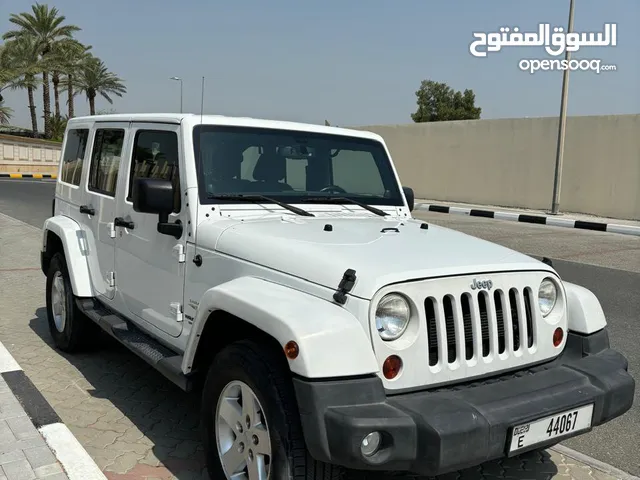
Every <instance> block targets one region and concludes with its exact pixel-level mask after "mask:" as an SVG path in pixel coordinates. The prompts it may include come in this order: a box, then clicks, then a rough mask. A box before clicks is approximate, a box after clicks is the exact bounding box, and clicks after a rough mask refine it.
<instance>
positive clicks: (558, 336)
mask: <svg viewBox="0 0 640 480" xmlns="http://www.w3.org/2000/svg"><path fill="white" fill-rule="evenodd" d="M563 338H564V332H563V331H562V329H561V328H560V327H558V328H556V329H555V331H554V332H553V346H554V347H558V346H560V344H561V343H562V339H563Z"/></svg>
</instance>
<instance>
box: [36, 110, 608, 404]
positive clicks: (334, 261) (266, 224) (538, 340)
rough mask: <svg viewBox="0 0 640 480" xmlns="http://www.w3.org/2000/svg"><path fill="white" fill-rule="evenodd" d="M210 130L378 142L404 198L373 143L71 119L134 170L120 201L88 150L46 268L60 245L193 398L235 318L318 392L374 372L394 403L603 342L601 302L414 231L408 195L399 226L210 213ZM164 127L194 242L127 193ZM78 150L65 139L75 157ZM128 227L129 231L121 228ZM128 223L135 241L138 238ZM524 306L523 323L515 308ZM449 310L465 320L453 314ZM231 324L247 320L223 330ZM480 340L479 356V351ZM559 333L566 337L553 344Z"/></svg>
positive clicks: (143, 120)
mask: <svg viewBox="0 0 640 480" xmlns="http://www.w3.org/2000/svg"><path fill="white" fill-rule="evenodd" d="M201 124H203V125H209V126H225V127H228V126H235V127H246V128H252V129H272V130H278V129H286V130H288V131H299V132H304V133H314V134H315V133H317V134H325V135H336V136H349V137H351V138H356V139H365V140H368V141H373V142H378V143H379V145H380V146H382V148H383V151H384V152H385V154H386V156H387V157H388V159H389V162H390V168H391V171H392V172H393V178H394V181H395V183H396V184H397V185H400V179H399V176H398V173H397V171H396V169H395V166H394V165H393V163H392V161H391V155H390V153H389V151H388V149H387V147H386V145H385V143H384V140H383V139H382V137H380V136H379V135H376V134H374V133H371V132H365V131H360V130H348V129H343V128H335V127H328V126H319V125H308V124H299V123H291V122H279V121H267V120H257V119H251V118H230V117H223V116H210V115H205V116H202V117H201V116H200V115H190V114H184V115H183V114H180V115H178V114H132V115H125V114H122V115H106V116H95V117H82V118H74V119H72V120H70V121H69V124H68V127H67V128H68V131H69V129H86V130H87V132H88V136H87V137H86V142H87V146H88V147H92V146H93V145H94V142H95V141H97V140H96V137H95V132H96V130H97V129H98V128H116V129H121V130H122V131H124V136H123V138H122V150H121V153H120V155H119V156H118V155H117V156H116V157H113V158H112V157H109V156H108V155H107V154H105V157H104V160H102V162H103V164H101V165H102V166H101V167H99V168H102V169H103V170H99V171H100V172H102V173H100V175H103V174H104V175H107V176H108V175H110V174H111V173H109V172H113V170H109V168H110V167H109V163H108V162H113V161H116V162H118V161H119V162H120V167H119V171H118V173H117V179H116V181H115V183H113V187H114V188H115V194H109V193H106V194H105V192H102V191H92V190H91V189H90V188H88V182H89V168H90V167H87V164H89V163H90V159H91V155H90V154H89V152H92V151H94V149H93V148H87V149H86V153H85V154H84V157H83V158H84V160H83V162H84V163H83V165H84V167H85V168H84V169H83V170H82V173H81V175H80V176H79V177H75V178H76V180H77V181H75V180H74V182H72V183H69V182H65V181H64V179H65V178H66V177H65V175H69V173H68V172H67V173H65V172H66V171H65V170H64V169H65V168H66V167H65V164H64V162H65V160H64V158H63V159H62V160H61V166H60V171H59V174H58V182H57V186H56V194H55V207H54V215H52V217H51V218H49V219H48V220H47V221H46V222H45V224H44V227H43V242H42V255H43V259H44V260H43V270H45V271H46V265H48V263H47V261H49V260H50V257H51V254H52V252H54V246H53V244H54V243H55V245H61V246H62V248H63V249H64V254H65V257H66V261H67V266H68V271H69V280H70V284H71V286H72V289H73V294H74V296H75V297H76V298H77V299H78V302H80V304H81V305H85V306H88V305H89V303H86V302H87V301H89V300H90V301H93V300H98V301H99V302H100V304H101V305H102V306H104V307H105V308H106V309H108V312H107V313H104V312H103V313H100V312H98V313H96V311H94V313H93V319H94V320H95V321H96V322H97V323H101V324H102V326H103V328H106V329H108V328H107V327H109V326H111V327H113V328H115V329H116V330H117V329H118V325H119V323H118V322H122V321H123V322H126V323H129V322H130V323H131V324H133V325H135V327H136V328H137V329H139V331H140V332H142V333H143V335H145V336H146V338H147V339H148V342H149V343H150V344H152V343H153V342H155V343H153V344H154V345H155V344H156V343H157V345H156V346H154V347H153V349H154V350H153V352H151V353H150V354H149V355H150V357H149V358H146V357H144V355H146V354H141V356H143V358H145V360H147V361H149V362H150V363H151V364H154V365H156V366H157V367H158V369H159V370H160V371H162V372H163V373H165V374H167V376H168V377H169V378H171V379H172V380H174V381H175V379H176V378H178V379H179V380H178V381H176V383H177V384H178V385H180V386H182V387H183V388H188V385H189V382H188V379H189V376H190V375H191V374H193V373H196V372H198V368H202V367H201V366H200V365H197V359H198V358H199V357H198V355H199V354H198V351H199V348H203V349H206V348H207V347H203V346H202V339H203V338H204V337H205V336H206V335H205V333H206V330H207V329H209V330H211V329H216V331H217V333H216V335H217V336H218V337H224V335H225V333H224V332H225V329H226V328H231V327H229V323H228V322H229V320H228V319H229V318H238V319H242V321H243V322H246V323H247V324H249V325H252V326H253V327H255V328H256V329H258V330H260V331H261V332H264V333H265V334H266V335H268V336H269V337H270V338H272V339H274V341H275V342H277V343H278V344H279V345H280V346H281V347H282V348H285V345H287V344H288V343H289V342H292V341H293V342H295V343H296V344H297V346H298V348H299V354H298V356H297V357H295V358H288V364H289V368H290V370H291V372H292V373H293V374H295V375H298V376H300V377H302V378H305V379H311V380H312V379H316V380H322V379H329V378H330V379H336V378H351V377H358V376H366V375H374V376H377V377H378V378H379V379H380V381H381V382H382V385H383V387H384V389H385V392H387V393H388V394H389V395H391V394H394V393H396V394H397V393H406V392H412V391H420V390H424V389H425V388H432V387H441V386H446V385H454V384H456V383H459V382H468V381H470V380H473V379H476V378H483V377H486V376H492V375H498V374H503V373H505V372H510V371H517V370H520V369H524V368H528V367H531V366H533V365H538V364H542V363H545V362H549V361H551V360H553V359H554V358H556V357H557V356H558V355H560V354H561V353H562V352H563V350H564V347H565V342H566V341H567V338H568V334H569V332H573V333H575V334H580V335H589V334H593V333H595V332H599V331H601V330H603V329H604V328H605V326H606V320H605V317H604V313H603V311H602V308H601V307H600V304H599V302H598V300H597V298H596V297H595V296H594V295H593V293H591V292H590V291H588V290H586V289H584V288H582V287H580V286H577V285H573V284H571V283H567V282H563V281H562V280H561V279H560V277H559V275H558V274H557V272H556V271H555V270H554V269H553V268H552V267H551V266H550V265H548V264H546V263H543V262H541V261H538V260H536V259H533V258H531V257H529V256H526V255H523V254H521V253H518V252H515V251H513V250H510V249H507V248H505V247H503V246H500V245H497V244H493V243H490V242H487V241H484V240H481V239H478V238H474V237H472V236H469V235H465V234H463V233H460V232H457V231H454V230H450V229H446V228H443V227H439V226H436V225H433V224H428V225H426V224H425V222H422V221H420V220H417V219H414V218H413V217H412V214H411V206H410V205H409V199H407V198H406V195H405V193H402V204H401V205H381V204H376V205H375V207H376V208H378V209H380V210H383V211H384V212H386V213H387V214H388V215H387V216H384V217H382V216H379V215H377V214H375V213H372V212H370V211H368V210H366V209H364V208H361V207H360V206H358V205H354V204H350V203H345V204H335V203H325V204H323V203H295V202H292V204H293V205H295V206H297V207H300V208H303V209H304V210H306V211H307V212H310V213H312V214H313V215H314V216H313V217H311V216H301V215H298V214H296V213H294V212H291V211H289V210H287V209H286V208H282V207H280V206H278V205H276V204H273V203H269V202H264V203H260V202H255V203H249V202H235V203H234V202H228V203H227V202H220V203H217V202H216V201H215V200H214V201H212V202H210V203H209V202H208V203H202V198H201V196H200V195H199V192H200V190H201V188H202V187H201V185H202V184H201V182H199V172H198V169H197V165H198V161H199V160H200V159H198V158H196V155H195V154H194V151H195V149H194V134H193V131H194V127H196V126H198V125H201ZM150 130H151V131H157V130H160V131H162V132H165V133H167V135H169V134H170V135H173V134H175V136H176V139H177V142H178V150H179V152H180V159H179V167H178V168H179V186H180V190H179V191H180V202H181V207H180V210H179V212H178V213H172V214H170V215H169V218H168V221H169V222H175V221H176V220H179V221H180V223H181V225H182V227H183V232H182V234H181V235H180V236H179V238H176V237H174V236H172V235H166V234H161V233H158V228H159V227H157V224H158V216H157V215H155V214H149V213H141V212H137V211H135V209H134V207H133V202H132V200H131V199H130V198H127V195H125V194H124V192H126V191H127V190H128V189H129V187H130V185H131V183H130V178H129V175H128V173H129V172H130V171H131V169H132V165H131V163H130V162H131V158H132V152H133V144H134V141H136V138H138V137H137V136H136V135H137V132H139V131H142V132H144V131H150ZM67 133H68V132H67ZM104 138H105V137H104V136H102V137H101V141H104V140H102V139H104ZM69 141H70V140H69V135H66V136H65V143H64V145H63V149H65V148H67V142H69ZM101 145H102V144H101ZM105 145H106V143H105ZM63 157H64V155H63ZM101 158H102V157H101ZM114 158H115V160H114ZM80 164H82V162H80ZM136 168H138V167H136ZM140 168H142V167H140ZM96 171H98V170H96ZM105 172H106V173H105ZM105 178H106V177H105ZM105 182H107V183H108V181H107V180H105ZM400 192H403V191H402V190H401V189H400ZM200 193H201V192H200ZM411 201H413V200H411ZM81 205H84V206H85V207H86V208H89V209H94V210H93V214H86V213H81V212H80V211H79V207H80V206H81ZM116 218H120V219H122V221H123V222H124V226H123V225H117V223H118V222H117V221H116V222H115V223H116V224H114V219H116ZM128 222H132V223H131V224H130V226H133V227H134V228H128V227H127V224H128ZM423 225H426V226H423ZM52 242H53V243H52ZM348 269H352V270H353V271H354V272H355V276H356V280H355V282H354V284H353V286H352V288H351V289H350V290H349V291H348V292H346V294H345V297H344V298H345V301H344V302H339V301H336V300H335V298H334V293H335V292H336V290H337V289H338V288H339V284H340V282H341V280H342V278H343V275H344V274H345V272H346V271H347V270H348ZM545 278H550V279H552V281H553V282H554V283H555V285H556V287H557V300H556V302H555V306H554V308H553V310H552V311H551V313H550V314H549V315H547V316H543V315H542V314H541V312H540V310H539V308H538V294H539V292H538V290H539V287H540V285H541V282H542V281H543V280H544V279H545ZM474 282H476V283H478V284H480V285H481V288H480V289H479V290H478V289H474V288H471V286H472V285H473V284H474ZM388 293H401V294H402V295H403V296H404V297H405V298H406V300H407V301H408V304H409V305H410V309H411V318H410V320H409V322H408V327H407V328H406V331H405V333H404V334H403V335H402V336H400V337H399V338H398V339H396V340H392V341H385V340H383V339H382V338H381V336H380V334H379V333H378V331H377V328H376V308H377V305H378V302H379V301H380V300H381V299H382V297H383V296H384V295H386V294H388ZM525 293H526V295H527V296H526V298H525ZM510 295H513V297H512V298H513V300H515V302H514V303H513V305H512V307H513V310H511V309H509V308H505V306H506V305H508V304H509V302H510ZM427 298H430V299H432V300H433V303H432V304H431V305H433V311H431V310H429V308H431V307H427V305H426V304H425V301H427ZM464 299H466V300H464ZM430 301H431V300H430ZM82 302H85V303H82ZM447 302H450V303H447ZM465 302H468V303H465ZM446 305H449V306H450V307H451V309H452V310H451V313H450V314H449V315H448V316H447V314H446V312H445V308H444V307H445V306H446ZM87 308H89V307H87ZM90 308H93V307H90ZM101 308H102V307H101ZM216 312H225V315H232V316H233V317H228V316H225V317H216ZM527 312H528V313H527ZM512 313H513V315H512ZM90 316H91V314H90ZM208 322H211V323H209V324H208ZM214 323H215V325H214ZM499 325H501V326H500V327H499ZM109 328H110V327H109ZM122 328H124V327H122ZM469 328H470V329H471V330H470V332H472V333H470V335H471V337H470V338H472V341H471V342H470V343H469V342H467V340H468V338H467V339H465V332H466V330H465V329H469ZM558 328H560V329H562V332H563V336H562V338H561V342H560V343H559V344H554V342H553V337H554V332H556V329H558ZM515 332H520V334H519V335H517V334H516V333H515ZM529 334H532V336H531V338H529ZM447 335H449V337H450V338H448V337H447ZM516 335H517V338H516ZM116 336H117V334H116ZM483 336H484V338H485V344H484V345H483ZM122 338H125V337H122ZM207 338H209V337H207ZM515 340H517V341H518V342H517V344H516V342H515ZM145 341H147V340H145ZM466 344H468V345H470V346H469V348H470V356H469V355H467V351H466V349H465V345H466ZM451 351H453V352H455V355H454V354H453V353H451ZM162 352H164V353H162ZM167 352H168V353H167ZM136 353H138V354H140V352H136ZM392 355H397V356H399V357H400V358H401V359H402V370H401V371H400V374H399V375H397V376H396V377H394V378H392V379H390V378H387V377H386V376H385V375H384V374H383V364H384V362H385V360H386V359H387V358H388V357H390V356H392ZM450 355H451V356H450ZM161 357H162V358H161ZM435 357H437V359H435ZM160 358H161V360H158V359H160ZM434 359H435V360H434ZM156 362H157V363H156Z"/></svg>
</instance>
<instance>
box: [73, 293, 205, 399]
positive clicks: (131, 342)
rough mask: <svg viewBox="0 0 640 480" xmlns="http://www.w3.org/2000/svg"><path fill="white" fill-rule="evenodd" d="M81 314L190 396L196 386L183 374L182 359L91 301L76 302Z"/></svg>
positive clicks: (89, 299)
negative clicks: (189, 393)
mask: <svg viewBox="0 0 640 480" xmlns="http://www.w3.org/2000/svg"><path fill="white" fill-rule="evenodd" d="M76 304H77V305H78V308H80V310H82V312H83V313H84V314H85V315H86V316H87V317H89V318H90V319H91V320H93V321H94V322H96V323H97V324H98V325H99V326H100V327H101V328H102V329H103V330H104V331H105V332H107V333H108V334H109V335H111V336H112V337H113V338H115V339H116V340H117V341H118V342H120V343H121V344H122V345H124V346H125V347H127V348H128V349H129V350H131V351H132V352H133V353H135V354H136V355H138V356H139V357H140V358H142V359H143V360H144V361H145V362H147V363H148V364H149V365H151V366H152V367H153V368H155V369H156V370H158V371H159V372H160V373H161V374H163V375H164V376H165V377H167V378H168V379H169V380H171V381H172V382H173V383H174V384H176V385H177V386H178V387H180V388H181V389H182V390H184V391H186V392H189V391H190V390H191V388H192V386H193V382H192V381H191V379H190V378H189V377H187V376H186V375H185V374H184V373H182V369H181V366H182V358H183V357H182V355H178V354H177V353H175V352H173V351H171V350H170V349H168V348H167V347H165V346H164V345H162V344H161V343H160V342H158V341H157V340H155V339H153V338H151V337H150V336H149V335H147V334H145V333H144V332H142V331H141V330H139V329H138V328H136V327H135V326H134V325H132V324H131V322H128V321H127V320H125V319H124V318H123V317H121V316H120V315H118V314H117V313H114V312H112V311H111V310H109V309H108V308H107V307H105V306H104V305H102V304H101V303H100V302H98V301H96V300H94V299H92V298H76Z"/></svg>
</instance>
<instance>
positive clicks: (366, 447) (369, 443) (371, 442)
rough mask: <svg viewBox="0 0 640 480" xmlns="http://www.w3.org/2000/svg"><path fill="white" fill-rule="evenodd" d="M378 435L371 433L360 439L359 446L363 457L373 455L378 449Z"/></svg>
mask: <svg viewBox="0 0 640 480" xmlns="http://www.w3.org/2000/svg"><path fill="white" fill-rule="evenodd" d="M380 439H381V437H380V434H379V433H378V432H371V433H370V434H369V435H367V436H366V437H364V439H362V444H361V445H360V451H361V452H362V455H364V456H365V457H370V456H372V455H373V454H375V453H376V452H377V451H378V449H379V448H380Z"/></svg>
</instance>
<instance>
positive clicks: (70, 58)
mask: <svg viewBox="0 0 640 480" xmlns="http://www.w3.org/2000/svg"><path fill="white" fill-rule="evenodd" d="M89 49H91V47H87V46H85V45H83V44H82V43H80V42H79V41H77V40H75V39H63V40H60V41H58V42H55V43H54V44H53V45H52V47H51V54H50V55H49V58H48V65H47V66H48V69H49V70H50V71H51V84H52V85H53V101H54V112H55V118H61V113H60V89H61V88H64V87H67V92H68V87H69V85H71V96H70V97H69V98H71V99H73V79H72V81H71V83H69V82H67V81H66V78H63V75H65V74H67V73H68V70H73V68H74V67H75V66H76V62H79V61H80V62H81V61H83V60H84V54H85V53H86V52H87V51H88V50H89ZM71 75H72V77H73V72H72V73H71ZM69 105H70V106H71V108H72V110H73V103H69Z"/></svg>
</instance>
